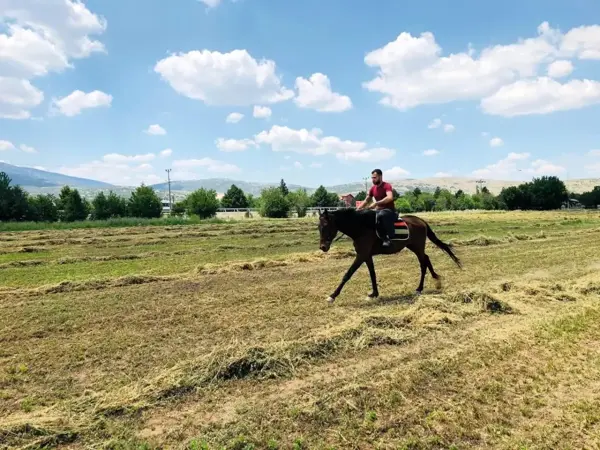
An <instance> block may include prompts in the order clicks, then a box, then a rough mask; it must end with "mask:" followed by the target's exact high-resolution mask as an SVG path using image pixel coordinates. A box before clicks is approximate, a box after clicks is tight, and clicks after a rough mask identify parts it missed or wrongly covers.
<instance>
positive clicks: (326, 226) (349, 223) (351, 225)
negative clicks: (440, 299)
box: [319, 208, 462, 304]
mask: <svg viewBox="0 0 600 450" xmlns="http://www.w3.org/2000/svg"><path fill="white" fill-rule="evenodd" d="M395 222H396V223H395V225H396V226H397V227H403V228H404V231H406V232H407V233H408V237H407V238H405V239H397V237H396V238H395V237H392V238H391V243H392V245H391V246H389V247H387V248H386V247H384V246H383V242H382V240H381V239H380V238H379V237H378V235H377V231H376V211H374V210H372V209H365V210H357V209H355V208H343V209H338V210H335V211H331V212H330V211H327V210H325V211H324V212H323V211H319V233H320V243H319V248H320V249H321V250H322V251H323V252H325V253H326V252H328V251H329V249H330V247H331V243H332V242H333V240H334V239H335V237H336V236H337V234H338V232H339V233H341V234H342V236H339V237H338V239H340V238H341V237H343V235H346V236H348V237H349V238H351V239H352V241H353V244H354V249H355V250H356V257H355V259H354V262H353V263H352V265H351V266H350V268H348V271H347V272H346V273H345V274H344V276H343V278H342V281H341V283H340V284H339V286H338V287H337V288H336V289H335V291H333V293H332V294H331V295H330V296H329V297H328V299H327V301H328V302H329V303H330V304H332V303H333V302H334V301H335V299H336V298H337V297H338V296H339V295H340V293H341V292H342V288H343V287H344V285H345V284H346V283H347V282H348V281H349V280H350V278H351V277H352V275H353V274H354V272H356V270H357V269H358V268H359V267H360V266H361V265H362V264H363V263H366V265H367V268H368V269H369V275H370V277H371V284H372V287H373V291H372V292H371V293H370V294H368V295H367V299H368V300H370V299H376V298H377V297H379V290H378V289H377V276H376V274H375V266H374V264H373V256H375V255H391V254H396V253H399V252H400V251H402V250H403V249H404V248H408V249H409V250H411V251H412V252H413V253H414V254H415V255H416V256H417V258H418V259H419V264H420V266H421V279H420V281H419V286H418V287H417V289H416V295H417V296H418V295H420V294H421V293H422V291H423V284H424V281H425V274H426V272H427V269H429V272H430V273H431V276H432V277H433V278H434V279H435V280H436V288H437V289H440V288H441V280H440V278H441V277H440V276H439V275H438V274H437V273H436V272H435V270H434V269H433V265H432V264H431V260H430V259H429V256H428V255H427V253H425V242H426V240H427V238H429V240H430V241H431V242H433V243H434V244H435V245H436V246H437V247H438V248H440V249H441V250H443V251H444V252H445V253H447V254H448V256H449V257H450V258H451V259H452V260H453V261H454V262H455V263H456V265H457V266H458V267H459V268H461V269H462V263H461V261H460V259H459V258H458V257H457V256H456V255H455V254H454V252H453V251H452V248H451V245H449V244H446V243H444V242H442V241H441V240H440V239H439V238H438V237H437V236H436V235H435V233H434V232H433V230H432V229H431V227H430V226H429V224H428V223H427V222H426V221H425V220H423V219H421V218H420V217H417V216H414V215H404V216H401V217H399V218H398V219H397V220H396V221H395ZM390 237H391V236H390Z"/></svg>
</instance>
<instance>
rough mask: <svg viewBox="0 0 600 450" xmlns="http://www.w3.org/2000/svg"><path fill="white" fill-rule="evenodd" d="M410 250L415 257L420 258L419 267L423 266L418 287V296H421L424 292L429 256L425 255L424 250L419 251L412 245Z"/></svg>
mask: <svg viewBox="0 0 600 450" xmlns="http://www.w3.org/2000/svg"><path fill="white" fill-rule="evenodd" d="M408 248H409V249H410V250H412V252H413V253H414V254H415V255H417V258H419V265H420V266H421V279H420V280H419V286H418V287H417V295H420V294H421V292H423V284H424V283H425V274H426V273H427V267H428V266H427V255H425V251H424V250H418V249H416V248H415V247H414V246H412V245H409V246H408Z"/></svg>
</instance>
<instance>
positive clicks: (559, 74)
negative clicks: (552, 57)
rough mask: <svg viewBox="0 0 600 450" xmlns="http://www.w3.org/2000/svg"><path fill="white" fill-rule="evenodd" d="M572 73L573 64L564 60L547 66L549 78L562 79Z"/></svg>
mask: <svg viewBox="0 0 600 450" xmlns="http://www.w3.org/2000/svg"><path fill="white" fill-rule="evenodd" d="M571 72H573V63H572V62H571V61H568V60H565V59H559V60H558V61H554V62H553V63H551V64H550V65H549V66H548V76H549V77H550V78H563V77H566V76H567V75H570V74H571Z"/></svg>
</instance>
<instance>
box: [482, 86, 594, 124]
mask: <svg viewBox="0 0 600 450" xmlns="http://www.w3.org/2000/svg"><path fill="white" fill-rule="evenodd" d="M597 103H600V82H598V81H592V80H571V81H569V82H568V83H565V84H561V83H559V82H558V81H556V80H553V79H551V78H548V77H539V78H537V79H530V80H519V81H517V82H515V83H513V84H510V85H507V86H504V87H502V88H501V89H500V90H498V91H497V92H496V93H495V94H493V95H491V96H489V97H487V98H485V99H483V100H482V101H481V107H482V109H483V111H484V112H486V113H487V114H494V115H499V116H504V117H515V116H523V115H528V114H548V113H552V112H556V111H566V110H569V109H578V108H583V107H585V106H589V105H593V104H597Z"/></svg>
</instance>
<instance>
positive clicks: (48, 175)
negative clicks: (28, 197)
mask: <svg viewBox="0 0 600 450" xmlns="http://www.w3.org/2000/svg"><path fill="white" fill-rule="evenodd" d="M0 172H5V173H6V174H8V176H9V177H10V178H11V179H12V182H13V184H19V185H21V186H22V187H23V188H24V189H26V190H28V191H29V190H30V188H34V189H35V188H49V187H58V188H61V187H62V186H65V185H69V186H74V187H82V188H83V187H85V188H111V187H113V186H112V185H111V184H109V183H104V182H102V181H96V180H90V179H87V178H78V177H71V176H68V175H62V174H60V173H54V172H47V171H45V170H40V169H33V168H31V167H20V166H13V165H12V164H7V163H3V162H0Z"/></svg>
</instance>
